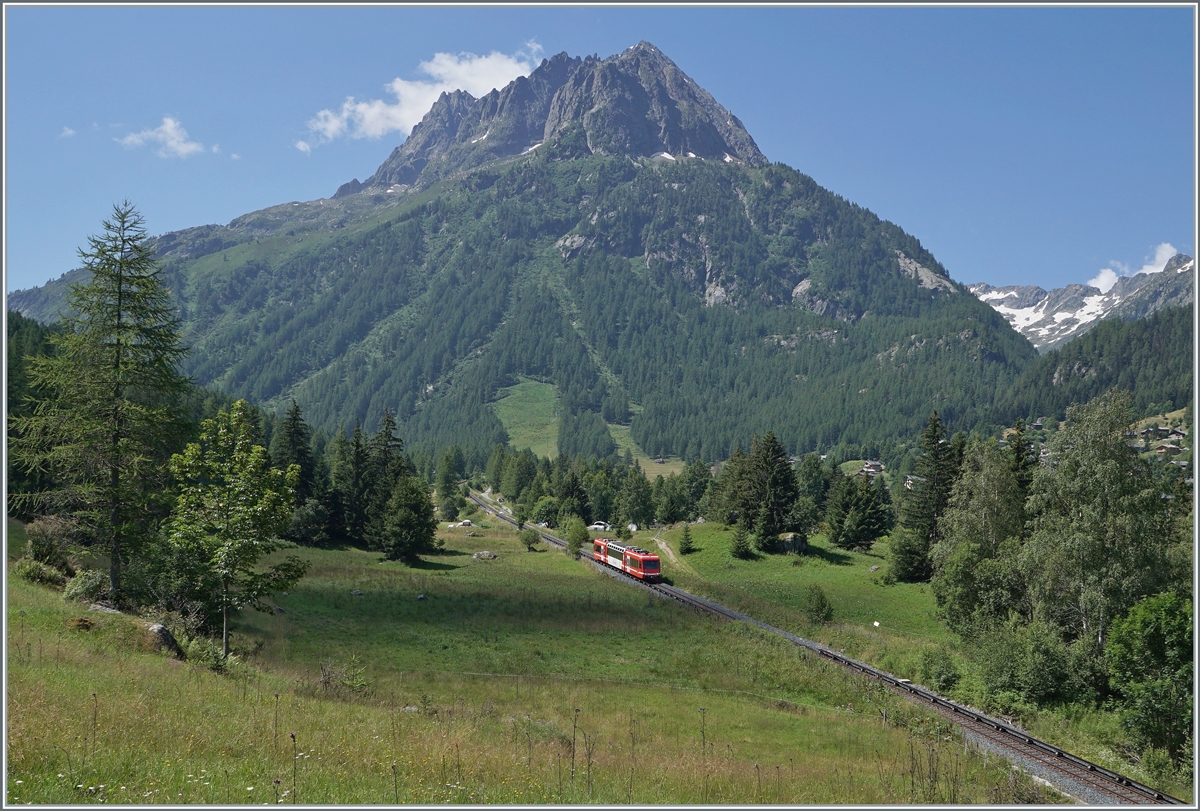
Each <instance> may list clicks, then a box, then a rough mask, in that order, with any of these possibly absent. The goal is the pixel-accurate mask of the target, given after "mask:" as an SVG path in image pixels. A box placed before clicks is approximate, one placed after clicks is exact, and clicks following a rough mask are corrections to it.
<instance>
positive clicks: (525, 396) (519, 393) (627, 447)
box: [492, 378, 685, 481]
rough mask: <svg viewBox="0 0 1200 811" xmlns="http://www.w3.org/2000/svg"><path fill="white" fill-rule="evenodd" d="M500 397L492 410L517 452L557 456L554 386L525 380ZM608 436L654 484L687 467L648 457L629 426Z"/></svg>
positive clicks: (615, 428)
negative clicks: (627, 453)
mask: <svg viewBox="0 0 1200 811" xmlns="http://www.w3.org/2000/svg"><path fill="white" fill-rule="evenodd" d="M500 395H501V396H500V398H499V399H498V400H496V402H495V403H493V404H492V410H493V411H494V412H495V414H496V417H497V418H498V419H499V420H500V422H502V423H504V430H505V431H507V432H508V444H509V445H511V446H512V447H513V448H516V449H517V450H524V449H525V448H530V449H532V450H533V452H534V453H535V454H537V455H538V456H549V457H551V458H553V457H555V456H557V455H558V422H559V418H558V408H559V407H560V403H559V399H558V395H557V393H556V392H555V388H554V386H552V385H551V384H549V383H539V382H538V381H536V380H529V379H528V378H525V379H522V380H521V382H520V383H518V384H517V385H515V386H510V387H508V388H506V389H501V390H500ZM608 432H609V433H610V434H611V435H612V438H613V440H614V441H615V442H616V443H617V452H618V453H619V454H621V455H622V456H624V455H625V453H626V452H627V451H628V452H629V453H630V454H632V456H633V458H634V459H636V460H637V462H638V464H639V465H641V467H642V470H644V471H645V472H646V475H647V476H648V477H649V478H650V479H651V480H652V481H653V479H654V477H655V476H657V475H659V474H661V475H663V476H669V475H671V474H672V473H680V472H682V471H683V468H684V467H685V465H684V462H683V460H682V459H680V458H679V457H677V456H671V457H666V458H663V461H662V462H661V463H660V462H658V461H657V459H655V458H651V457H650V456H648V455H647V454H646V453H645V452H644V451H643V450H642V449H641V448H640V447H639V446H638V444H637V442H635V441H634V440H633V437H632V436H631V435H630V432H629V426H628V425H614V424H613V423H608Z"/></svg>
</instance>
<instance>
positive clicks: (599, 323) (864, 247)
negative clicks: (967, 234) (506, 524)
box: [10, 44, 1036, 460]
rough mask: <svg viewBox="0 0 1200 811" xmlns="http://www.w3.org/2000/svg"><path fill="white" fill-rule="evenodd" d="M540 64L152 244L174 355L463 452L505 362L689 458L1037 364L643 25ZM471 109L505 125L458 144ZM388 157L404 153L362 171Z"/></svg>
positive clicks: (882, 410)
mask: <svg viewBox="0 0 1200 811" xmlns="http://www.w3.org/2000/svg"><path fill="white" fill-rule="evenodd" d="M555 60H558V63H557V64H552V63H554V62H555ZM555 60H548V61H547V62H546V63H544V65H543V67H542V68H540V69H539V71H545V72H546V73H547V74H550V73H553V76H550V77H549V78H548V77H547V76H541V77H539V76H538V73H539V72H538V71H535V73H534V75H533V76H531V77H529V79H527V80H518V82H516V83H514V84H513V85H510V87H509V88H506V89H505V90H503V91H499V92H498V94H496V98H492V97H491V96H487V97H484V98H483V99H471V98H470V97H465V98H462V97H460V98H458V99H457V100H456V101H454V104H453V105H451V101H452V99H451V97H449V96H446V97H443V99H442V100H440V101H439V102H438V105H435V108H434V109H433V110H431V112H430V114H429V116H427V117H426V120H425V121H423V122H422V123H421V125H419V126H418V128H417V129H416V130H414V134H413V137H412V138H411V139H410V141H409V142H407V143H406V144H405V146H404V147H401V148H400V149H399V150H397V153H395V154H393V156H392V157H391V158H389V159H388V162H385V164H384V165H383V166H381V167H380V170H379V171H378V172H376V175H375V176H374V178H373V179H370V180H369V183H368V184H355V185H357V187H358V189H359V190H358V191H355V190H354V186H353V185H352V186H351V187H350V188H346V187H343V190H342V191H341V193H340V196H338V197H337V198H336V199H328V200H318V201H312V202H309V203H303V204H301V203H292V204H284V205H281V206H276V207H274V208H272V209H267V210H265V211H263V212H256V213H254V214H248V215H246V216H244V217H240V218H238V219H237V220H235V221H234V222H232V223H230V225H229V226H224V227H222V226H205V227H203V228H199V229H189V231H188V232H180V233H178V234H168V235H164V236H163V237H161V238H159V243H158V244H159V252H160V255H161V258H162V261H163V262H164V264H165V267H166V271H167V276H168V279H169V280H170V283H171V284H172V287H173V289H174V292H175V295H176V298H177V301H178V304H179V307H180V311H181V314H182V317H183V323H184V329H185V340H186V342H187V343H189V344H190V345H191V352H190V354H189V358H188V367H187V369H186V371H187V372H188V373H189V374H191V375H193V376H194V378H195V379H196V382H198V383H200V384H202V385H206V386H214V387H217V388H220V389H221V390H223V391H226V392H228V393H229V394H231V395H234V396H238V397H246V398H249V399H251V400H253V401H256V402H259V403H264V404H266V405H267V406H268V407H270V406H275V407H278V408H280V409H282V408H283V407H285V406H286V404H287V403H288V402H289V401H290V400H291V399H292V398H295V399H296V400H297V401H298V402H299V403H300V404H301V405H302V407H303V408H304V411H305V414H306V417H307V418H308V419H309V420H310V422H311V423H312V424H313V425H314V426H320V427H323V428H328V429H332V428H336V427H337V426H338V425H344V426H346V427H351V426H352V424H353V422H354V421H355V420H361V421H362V422H363V423H364V425H366V426H368V427H369V428H370V427H373V426H374V425H375V424H376V423H377V422H378V420H379V418H380V417H381V415H382V414H383V412H384V409H385V408H386V409H390V410H391V411H392V412H393V413H395V414H396V415H397V418H398V420H399V422H400V430H401V433H402V434H403V435H404V437H405V438H406V440H408V441H409V443H410V445H413V446H415V447H418V448H419V447H423V446H428V447H435V446H441V445H447V444H458V445H461V446H463V447H464V449H465V450H466V451H467V452H468V453H469V454H471V455H473V456H475V457H479V458H481V459H482V458H486V454H487V452H488V451H489V449H490V447H491V446H492V445H493V444H494V443H496V442H499V441H504V440H505V438H506V437H505V434H504V429H503V426H502V425H501V424H500V422H499V420H498V419H497V418H496V417H495V415H494V414H493V412H492V409H491V407H490V402H491V401H492V400H493V399H495V397H496V396H497V390H498V389H499V388H501V387H503V386H508V385H512V384H513V383H515V382H516V379H517V376H519V375H521V376H527V377H532V378H535V379H541V380H545V381H547V382H551V383H554V384H555V385H556V386H557V387H558V390H559V394H560V400H561V404H562V407H563V408H564V409H566V410H567V411H568V412H569V413H570V415H571V416H572V417H573V418H575V419H577V420H579V421H580V422H578V423H577V424H578V425H581V426H584V428H587V429H588V430H587V432H588V433H589V434H590V433H594V432H593V431H592V430H591V428H593V427H595V426H596V425H597V424H598V423H600V422H602V419H601V418H602V417H603V421H607V422H628V421H630V420H632V433H633V437H634V438H635V439H636V440H637V441H638V443H639V444H640V445H641V446H642V448H643V449H644V450H646V451H647V452H648V453H651V454H672V453H673V454H679V455H682V456H684V457H685V458H688V459H692V458H697V457H703V458H706V459H710V460H711V459H718V458H724V457H725V456H727V455H728V454H729V452H730V450H731V448H732V447H733V446H735V445H741V446H743V447H745V446H747V445H748V443H749V440H750V437H751V435H752V434H753V433H755V432H760V433H762V432H765V431H766V430H769V429H770V430H774V431H775V433H776V434H777V435H778V436H779V437H780V439H781V440H782V441H783V443H784V445H785V446H786V447H787V448H788V449H789V450H790V451H792V452H803V451H807V450H812V449H818V448H819V449H828V448H831V447H833V446H836V445H839V444H842V445H847V446H853V447H855V448H857V449H860V450H861V451H862V452H864V453H868V454H871V455H874V453H878V451H879V449H880V448H881V447H882V446H883V445H886V444H888V443H894V442H895V441H897V440H896V439H895V438H897V437H915V436H916V435H917V434H918V433H919V432H920V428H921V426H922V425H923V424H924V421H925V419H926V418H927V417H928V415H929V412H930V411H931V410H932V409H934V408H937V409H939V411H940V412H941V414H942V417H943V419H944V420H945V421H946V422H947V424H949V425H951V426H953V427H969V426H971V425H973V424H977V423H980V422H986V421H987V420H988V419H989V417H990V411H991V408H992V405H993V401H994V397H995V393H996V392H999V391H1004V390H1006V389H1008V388H1009V387H1011V385H1012V384H1013V383H1014V382H1015V381H1016V380H1017V379H1018V378H1019V376H1020V375H1021V373H1022V372H1023V370H1024V369H1025V368H1026V367H1027V366H1028V365H1029V364H1030V363H1032V361H1033V360H1034V359H1035V357H1036V352H1035V350H1034V349H1033V347H1032V346H1031V345H1030V344H1029V342H1028V341H1026V340H1025V339H1024V338H1022V337H1021V336H1020V335H1018V334H1017V333H1016V332H1014V331H1013V330H1012V328H1011V327H1010V326H1009V325H1008V324H1007V323H1006V322H1005V320H1004V318H1003V317H1002V316H1001V315H1000V314H999V313H996V312H995V311H994V310H993V309H992V308H990V307H988V306H987V305H985V304H983V303H982V302H980V301H979V300H977V299H976V298H975V297H974V296H972V295H970V294H969V293H968V292H966V290H965V288H963V287H962V286H961V285H958V284H956V283H954V282H952V281H951V280H950V279H949V277H948V275H947V273H946V271H945V269H944V268H943V267H942V266H941V265H940V264H939V263H938V262H937V260H936V259H935V258H934V257H933V256H932V255H930V254H929V252H928V251H926V250H925V249H924V248H923V247H922V246H921V244H920V242H919V241H918V240H917V239H916V238H914V237H913V236H911V235H909V234H906V233H905V232H904V231H903V230H901V229H900V228H899V227H898V226H896V225H894V224H892V223H889V222H885V221H882V220H880V219H879V218H877V217H876V216H875V215H874V214H872V213H871V212H869V211H867V210H865V209H863V208H861V207H859V206H856V205H853V204H851V203H849V202H847V201H845V200H843V199H842V198H840V197H838V196H837V195H836V194H833V193H832V192H830V191H828V190H825V189H823V188H821V187H820V186H818V185H817V184H816V183H815V182H814V181H813V180H812V179H811V178H809V177H807V176H805V175H803V174H801V173H800V172H797V171H795V170H793V169H791V168H789V167H786V166H783V165H779V164H774V165H771V164H767V163H766V162H765V159H762V158H761V154H760V153H758V150H757V147H754V145H753V140H752V139H750V137H749V135H748V134H746V133H745V130H744V129H742V128H741V125H740V123H739V122H737V120H736V118H734V117H732V115H730V114H728V113H727V112H726V111H724V109H723V108H720V107H719V105H716V103H715V101H712V99H711V96H708V94H707V93H704V92H703V91H702V90H700V89H699V88H698V87H696V86H695V85H694V83H692V82H691V80H690V79H688V78H687V77H686V76H685V75H683V74H682V72H681V71H679V70H678V68H677V67H675V66H674V65H673V64H671V63H670V60H667V59H666V57H665V56H663V55H662V54H661V53H659V52H658V51H657V50H654V49H653V48H652V46H647V45H645V44H642V45H639V46H636V47H635V48H634V49H630V51H626V52H625V54H622V55H618V56H616V57H612V58H610V59H608V60H594V59H593V60H570V59H567V58H566V57H565V56H564V57H563V59H559V57H556V58H555ZM651 68H653V69H651ZM554 71H558V73H554ZM560 74H561V75H560ZM589 77H590V78H589ZM550 78H553V79H554V80H555V81H558V80H559V79H560V78H561V79H562V81H561V84H559V85H558V89H557V90H554V91H553V92H552V93H551V92H550V87H551V84H552V83H550ZM535 79H536V81H535ZM543 80H545V82H544V84H545V86H544V87H543V88H542V89H540V90H539V89H538V88H537V87H535V86H534V85H536V84H537V82H539V81H543ZM521 82H525V83H526V84H528V85H530V88H527V89H529V92H525V91H520V88H519V87H518V85H519V84H520V83H521ZM518 91H520V92H518ZM534 91H536V92H534ZM547 93H549V94H550V95H549V99H550V100H549V102H546V101H545V98H546V94H547ZM506 94H507V95H506ZM463 96H465V94H463ZM504 98H508V99H510V100H511V103H509V104H508V105H507V107H504V108H503V109H501V107H502V105H500V104H499V101H500V100H502V99H504ZM518 101H520V102H521V103H519V104H518V103H517V102H518ZM568 102H569V103H568ZM439 105H440V107H439ZM450 107H453V109H450ZM485 108H486V109H485ZM535 108H536V109H535ZM489 110H490V111H491V112H488V111H489ZM504 110H508V111H509V112H508V113H505V112H504ZM530 110H534V112H536V113H537V114H536V115H534V114H533V113H531V112H530ZM543 110H544V111H545V115H546V118H545V120H544V121H543V123H542V129H541V136H542V138H543V140H542V141H541V142H540V145H539V146H537V148H536V149H533V150H529V149H528V148H527V146H526V147H522V148H521V149H520V150H519V151H517V147H518V146H521V144H519V143H518V141H520V140H521V139H522V138H524V137H525V135H528V134H529V133H530V132H535V131H536V130H537V127H536V124H537V122H538V121H542V119H540V118H539V116H541V115H542V111H543ZM554 111H558V113H557V115H558V117H557V118H554V116H553V115H552V113H554ZM451 113H452V114H451ZM489 116H490V117H489ZM552 120H553V121H552ZM464 122H466V123H464ZM531 122H533V123H531ZM551 122H552V123H553V126H551ZM718 123H719V124H720V126H718ZM468 124H469V125H470V126H467V125H468ZM439 127H441V129H440V130H439ZM471 127H476V128H478V127H484V132H485V133H486V132H491V133H493V134H495V133H496V132H497V131H498V130H499V131H507V132H510V134H511V133H514V132H515V133H518V134H521V133H524V135H521V137H520V138H518V137H517V135H512V137H510V138H508V140H507V141H506V142H505V143H507V144H508V146H506V147H504V148H503V149H500V150H499V151H498V152H495V153H490V154H488V155H486V156H484V157H482V158H479V160H478V162H477V163H475V162H474V161H475V158H472V159H471V160H466V159H462V160H461V162H459V163H457V164H455V161H456V160H459V159H460V158H461V154H465V153H462V152H461V150H460V152H456V151H455V149H454V148H451V147H452V146H453V145H455V144H458V145H459V146H460V147H461V146H462V144H466V145H467V146H470V145H471V140H472V138H475V137H479V135H478V134H475V130H473V129H471ZM422 128H424V129H422ZM505 128H507V129H505ZM522 128H523V129H522ZM451 130H453V132H451ZM418 131H420V132H418ZM418 134H420V135H421V137H420V138H417V136H418ZM492 137H493V135H487V137H486V139H485V141H487V140H491V139H492ZM497 140H498V141H499V139H497ZM409 144H412V146H409ZM422 144H424V146H423V147H422V149H423V150H424V151H422V150H420V149H417V147H418V146H421V145H422ZM406 147H408V149H407V151H405V150H406ZM660 148H661V149H662V151H661V152H657V151H655V152H650V153H649V154H648V151H649V150H658V149H660ZM514 151H516V154H511V153H512V152H514ZM717 152H719V153H720V154H719V155H718V154H716V153H717ZM471 154H472V155H476V156H477V157H478V153H477V152H475V151H472V152H471ZM689 154H690V155H692V156H694V157H689ZM456 155H457V156H458V157H456ZM399 158H403V159H404V160H407V161H408V162H409V163H408V164H406V165H412V166H415V165H416V164H417V163H420V162H421V161H424V164H423V168H422V169H420V170H419V172H418V174H417V175H416V177H408V176H406V177H408V179H409V180H411V181H413V182H411V183H408V184H401V183H398V182H397V181H396V180H394V179H393V180H392V181H391V183H390V185H388V186H387V188H386V189H382V188H381V187H380V185H379V183H377V182H376V181H377V179H378V178H380V177H384V176H387V175H388V172H389V171H391V169H389V168H388V167H389V166H391V167H392V168H393V169H394V168H395V167H396V166H397V165H398V163H397V160H398V159H399ZM404 160H401V161H400V163H403V162H404ZM430 167H433V168H432V169H431V168H430ZM455 167H456V168H455ZM435 170H436V171H435ZM397 171H398V170H397ZM398 177H399V176H397V178H398ZM385 179H387V178H385ZM401 186H403V188H401ZM61 285H62V281H61V280H60V282H59V283H58V286H60V287H61ZM59 300H60V297H59V296H57V295H55V294H54V292H53V291H52V290H51V288H50V287H47V288H43V289H42V290H38V291H25V292H22V293H18V294H14V295H13V296H12V297H11V298H10V307H13V308H14V309H17V310H20V311H21V312H24V313H26V314H27V315H34V316H38V317H42V318H47V317H48V316H50V315H51V313H52V312H53V311H54V310H53V308H54V307H56V306H58V301H59ZM581 430H582V429H581ZM577 450H586V449H577Z"/></svg>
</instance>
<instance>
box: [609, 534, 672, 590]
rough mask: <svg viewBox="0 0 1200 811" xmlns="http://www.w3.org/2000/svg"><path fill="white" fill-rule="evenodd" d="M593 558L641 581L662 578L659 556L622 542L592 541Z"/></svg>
mask: <svg viewBox="0 0 1200 811" xmlns="http://www.w3.org/2000/svg"><path fill="white" fill-rule="evenodd" d="M592 557H594V558H595V559H596V560H598V561H600V562H601V563H603V564H605V565H607V566H611V567H613V568H614V569H619V570H620V571H622V572H625V573H626V574H631V575H633V576H634V577H636V578H638V579H639V580H658V579H659V578H660V577H661V576H662V569H661V568H660V567H659V562H658V555H656V554H654V553H653V552H647V551H646V550H645V549H642V548H640V547H637V546H632V545H631V544H626V543H621V542H620V541H610V540H609V539H608V538H597V539H596V540H594V541H592Z"/></svg>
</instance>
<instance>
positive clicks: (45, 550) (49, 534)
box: [25, 515, 77, 577]
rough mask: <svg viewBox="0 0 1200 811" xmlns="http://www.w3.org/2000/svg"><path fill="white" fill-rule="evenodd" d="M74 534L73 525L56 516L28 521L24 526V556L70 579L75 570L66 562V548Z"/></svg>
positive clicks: (71, 522)
mask: <svg viewBox="0 0 1200 811" xmlns="http://www.w3.org/2000/svg"><path fill="white" fill-rule="evenodd" d="M76 534H77V532H76V526H75V523H74V522H73V521H69V520H67V519H65V518H60V517H59V516H57V515H48V516H45V517H44V518H39V519H37V520H36V521H30V522H29V523H28V524H27V525H26V526H25V535H26V537H27V538H28V542H27V544H26V547H25V554H26V555H27V556H28V557H30V558H32V559H33V560H36V561H37V562H38V563H44V564H46V565H47V566H53V567H54V568H55V569H58V570H59V571H60V572H62V573H63V574H65V575H66V576H67V577H71V576H72V575H74V574H75V570H74V569H73V568H72V567H71V564H70V562H69V561H68V560H67V547H68V545H69V544H71V543H72V542H73V541H74V540H75V537H76Z"/></svg>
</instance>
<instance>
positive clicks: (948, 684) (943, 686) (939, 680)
mask: <svg viewBox="0 0 1200 811" xmlns="http://www.w3.org/2000/svg"><path fill="white" fill-rule="evenodd" d="M958 679H959V673H958V668H957V667H955V665H954V660H953V659H952V658H950V654H949V653H947V652H946V651H945V650H944V649H942V648H926V649H925V650H923V651H921V680H922V681H923V682H924V683H925V685H926V686H928V687H930V688H932V689H934V690H936V691H937V692H939V693H945V692H948V691H950V690H953V689H954V685H956V684H958Z"/></svg>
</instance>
